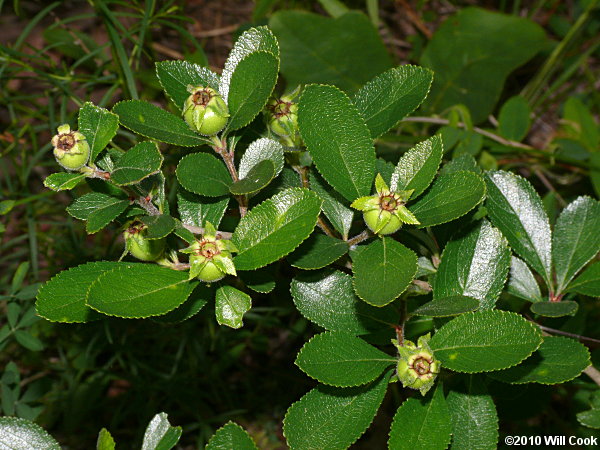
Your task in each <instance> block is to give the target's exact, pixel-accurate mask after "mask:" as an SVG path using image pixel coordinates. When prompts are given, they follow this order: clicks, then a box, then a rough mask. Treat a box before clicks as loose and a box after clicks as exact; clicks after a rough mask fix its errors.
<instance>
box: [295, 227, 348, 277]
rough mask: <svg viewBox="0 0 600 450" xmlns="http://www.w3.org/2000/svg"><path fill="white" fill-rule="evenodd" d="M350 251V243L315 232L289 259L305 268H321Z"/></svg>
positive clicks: (298, 266) (300, 267)
mask: <svg viewBox="0 0 600 450" xmlns="http://www.w3.org/2000/svg"><path fill="white" fill-rule="evenodd" d="M347 252H348V243H347V242H345V241H342V240H340V239H336V238H334V237H330V236H327V235H325V234H322V233H313V234H312V235H311V236H310V237H309V238H308V239H307V240H305V241H304V242H303V243H302V244H301V245H300V247H298V248H297V249H296V250H294V252H293V253H291V254H290V255H289V256H288V257H287V260H288V261H289V262H290V264H291V265H292V266H294V267H297V268H299V269H304V270H314V269H321V268H323V267H325V266H328V265H329V264H331V263H333V262H335V261H337V260H338V259H339V258H340V257H341V256H342V255H345V254H346V253H347Z"/></svg>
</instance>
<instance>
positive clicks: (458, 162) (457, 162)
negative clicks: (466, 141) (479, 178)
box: [440, 149, 481, 175]
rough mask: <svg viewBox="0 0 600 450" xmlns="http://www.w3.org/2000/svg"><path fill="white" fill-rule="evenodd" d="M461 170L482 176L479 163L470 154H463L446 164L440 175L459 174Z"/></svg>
mask: <svg viewBox="0 0 600 450" xmlns="http://www.w3.org/2000/svg"><path fill="white" fill-rule="evenodd" d="M446 150H447V149H446ZM461 170H467V171H469V172H473V173H476V174H478V175H481V167H479V166H478V165H477V161H476V160H475V158H473V155H470V154H468V153H463V154H461V155H459V156H457V157H456V158H453V159H452V160H451V161H448V162H447V163H446V164H444V166H443V167H442V169H441V170H440V175H446V174H449V173H454V172H459V171H461Z"/></svg>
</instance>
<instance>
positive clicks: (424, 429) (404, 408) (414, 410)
mask: <svg viewBox="0 0 600 450" xmlns="http://www.w3.org/2000/svg"><path fill="white" fill-rule="evenodd" d="M451 433H452V425H451V423H450V412H449V411H448V405H447V404H446V399H445V398H444V391H443V389H442V388H441V386H439V387H438V388H436V389H435V391H434V392H433V393H432V394H430V395H428V396H426V397H411V398H409V399H406V400H405V401H404V403H402V405H400V408H398V411H397V412H396V414H395V415H394V421H393V422H392V427H391V429H390V439H389V441H388V447H389V448H390V450H404V449H406V450H414V449H425V448H426V449H431V450H437V449H439V450H443V449H445V448H447V447H448V444H449V443H450V434H451Z"/></svg>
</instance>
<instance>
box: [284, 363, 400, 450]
mask: <svg viewBox="0 0 600 450" xmlns="http://www.w3.org/2000/svg"><path fill="white" fill-rule="evenodd" d="M388 378H389V377H388V376H387V375H384V376H382V377H381V378H380V379H379V380H377V381H374V382H373V383H371V384H368V385H366V386H359V387H352V388H338V387H333V386H323V385H319V386H317V387H316V388H314V389H313V390H312V391H310V392H309V393H308V394H306V395H305V396H304V397H302V398H301V399H300V400H298V401H297V402H296V403H294V404H293V405H292V406H290V408H289V409H288V411H287V413H286V415H285V419H284V421H283V434H284V435H285V438H286V439H287V443H288V445H289V446H290V448H293V449H304V448H319V449H328V450H330V449H331V450H338V449H339V450H343V449H346V448H348V447H349V446H350V445H352V444H353V443H354V442H356V440H357V439H358V438H359V437H360V436H361V435H362V434H363V433H364V432H365V431H366V429H367V428H368V427H369V425H370V424H371V422H372V421H373V418H374V417H375V414H376V413H377V410H378V409H379V405H381V402H382V400H383V396H384V395H385V391H386V388H387V385H388Z"/></svg>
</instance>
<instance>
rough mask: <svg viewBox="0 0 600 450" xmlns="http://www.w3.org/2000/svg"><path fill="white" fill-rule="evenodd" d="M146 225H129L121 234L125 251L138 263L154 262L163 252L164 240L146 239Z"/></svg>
mask: <svg viewBox="0 0 600 450" xmlns="http://www.w3.org/2000/svg"><path fill="white" fill-rule="evenodd" d="M146 230H147V227H146V225H144V224H142V223H133V224H130V225H129V226H128V227H127V229H126V230H125V231H124V232H123V236H124V238H125V242H126V245H127V250H128V251H129V253H130V254H131V256H133V257H135V258H137V259H139V260H140V261H156V260H157V259H159V258H160V257H161V256H162V254H163V252H164V251H165V239H164V238H162V239H146V238H145V235H146Z"/></svg>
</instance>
